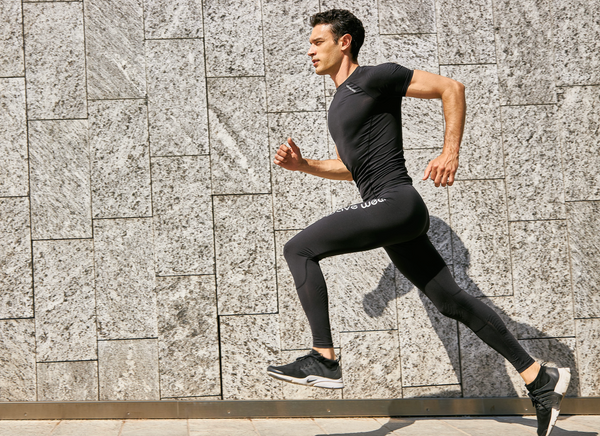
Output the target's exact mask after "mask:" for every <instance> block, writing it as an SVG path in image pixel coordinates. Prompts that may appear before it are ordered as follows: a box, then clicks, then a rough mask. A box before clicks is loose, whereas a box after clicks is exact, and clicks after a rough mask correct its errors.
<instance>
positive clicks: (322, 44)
mask: <svg viewBox="0 0 600 436" xmlns="http://www.w3.org/2000/svg"><path fill="white" fill-rule="evenodd" d="M341 39H342V38H340V39H338V42H337V43H336V42H334V36H333V33H332V32H331V25H329V24H317V25H316V26H315V27H313V30H312V33H311V34H310V39H309V42H310V49H309V50H308V53H307V54H308V55H309V56H310V58H311V59H312V62H313V67H315V73H317V74H319V75H323V74H331V73H332V72H335V71H336V70H337V69H338V68H339V66H340V64H341V62H342V59H343V52H342V48H341V47H342V41H341Z"/></svg>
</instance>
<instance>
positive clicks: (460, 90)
mask: <svg viewBox="0 0 600 436" xmlns="http://www.w3.org/2000/svg"><path fill="white" fill-rule="evenodd" d="M452 82H453V83H452V85H454V90H455V92H457V93H459V94H461V95H465V85H463V84H462V83H461V82H459V81H458V80H452Z"/></svg>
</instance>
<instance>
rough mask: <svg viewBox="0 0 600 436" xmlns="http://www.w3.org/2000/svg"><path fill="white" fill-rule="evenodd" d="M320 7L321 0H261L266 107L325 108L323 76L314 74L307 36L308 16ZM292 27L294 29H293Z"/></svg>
mask: <svg viewBox="0 0 600 436" xmlns="http://www.w3.org/2000/svg"><path fill="white" fill-rule="evenodd" d="M318 10H319V1H318V0H299V1H294V2H281V1H279V0H265V1H263V2H262V16H263V21H264V22H265V23H277V25H276V26H265V29H264V44H265V56H266V58H267V59H268V62H265V75H266V83H267V107H268V108H269V111H270V112H278V111H290V110H291V111H317V110H323V109H325V95H324V93H323V90H324V83H323V79H324V78H323V77H321V76H319V75H317V74H315V73H314V70H313V67H312V63H311V61H310V58H309V57H308V56H307V52H308V48H309V46H310V44H309V42H308V39H309V37H310V33H311V31H312V27H310V25H309V23H308V17H309V16H310V15H311V14H313V13H315V11H318ZM290 29H293V31H290Z"/></svg>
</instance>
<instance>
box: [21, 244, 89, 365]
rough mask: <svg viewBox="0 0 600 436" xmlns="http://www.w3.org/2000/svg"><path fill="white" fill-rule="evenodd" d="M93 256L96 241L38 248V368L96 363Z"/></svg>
mask: <svg viewBox="0 0 600 436" xmlns="http://www.w3.org/2000/svg"><path fill="white" fill-rule="evenodd" d="M93 250H94V246H93V241H92V240H91V239H87V240H81V239H80V240H63V241H35V242H34V243H33V275H34V284H35V327H36V355H37V361H38V362H49V361H59V360H60V361H64V360H90V359H96V358H97V352H96V348H97V345H96V294H95V288H94V251H93Z"/></svg>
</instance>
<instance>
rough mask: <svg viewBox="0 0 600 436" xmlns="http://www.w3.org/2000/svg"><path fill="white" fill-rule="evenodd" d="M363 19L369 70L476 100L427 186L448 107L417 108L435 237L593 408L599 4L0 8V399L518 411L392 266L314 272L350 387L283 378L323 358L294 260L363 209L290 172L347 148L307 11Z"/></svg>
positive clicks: (509, 385) (506, 388)
mask: <svg viewBox="0 0 600 436" xmlns="http://www.w3.org/2000/svg"><path fill="white" fill-rule="evenodd" d="M332 7H345V8H348V9H351V10H352V11H354V12H355V13H356V14H357V15H358V16H359V18H361V19H362V20H363V23H364V24H365V26H366V31H367V40H366V43H365V46H364V48H363V50H362V52H361V55H360V57H359V60H360V61H361V63H362V64H364V65H367V64H375V63H379V62H384V61H394V62H398V63H401V64H403V65H405V66H407V67H410V68H417V69H422V70H427V71H431V72H434V73H440V74H442V75H446V76H449V77H452V78H455V79H457V80H459V81H461V82H462V83H464V84H465V85H466V89H467V103H468V115H467V126H466V131H465V136H464V141H463V147H462V152H461V167H460V169H459V172H458V178H459V181H457V182H456V183H455V185H454V186H452V187H451V188H450V189H445V188H435V187H433V185H432V184H431V183H425V182H422V181H420V176H421V174H422V171H423V170H424V168H425V166H426V165H427V162H428V160H429V159H431V158H432V157H434V156H436V153H439V151H440V149H441V146H442V143H443V113H442V109H441V102H440V101H439V100H431V101H426V100H413V99H406V100H405V104H404V107H403V113H404V117H405V125H404V134H405V144H406V156H407V159H408V166H409V171H410V174H411V175H412V176H413V178H414V179H415V186H416V187H417V188H418V190H419V191H420V192H421V193H422V195H423V197H424V198H425V200H426V202H427V204H428V206H429V208H430V212H431V215H432V228H431V230H430V234H431V237H432V239H433V240H434V242H435V244H436V246H437V247H438V248H439V249H440V251H441V253H442V255H443V256H444V258H445V259H446V260H447V262H448V263H449V264H450V265H451V266H452V268H453V272H454V274H455V276H456V278H457V281H458V282H459V284H460V285H461V286H463V287H464V288H465V289H466V290H467V291H468V292H471V293H473V294H475V295H477V296H478V297H480V298H482V300H483V301H485V302H486V303H487V304H489V305H490V306H492V307H493V308H494V309H495V310H497V311H498V312H499V313H500V314H501V315H502V317H503V318H504V319H505V321H506V322H507V324H508V326H509V328H510V329H511V330H512V331H513V333H514V334H515V335H517V337H518V338H519V340H520V341H521V343H522V344H523V346H524V347H525V348H527V350H529V351H530V352H531V353H532V354H533V355H534V356H535V357H536V358H538V359H541V360H548V361H551V362H556V363H559V364H562V365H569V366H570V367H571V368H572V369H573V373H574V375H575V377H574V379H573V383H572V385H571V389H570V391H569V394H570V395H580V396H599V395H600V379H599V378H598V373H599V372H600V363H599V362H600V345H599V344H600V340H599V339H600V272H599V271H600V260H599V257H598V252H599V249H600V175H599V174H600V173H599V172H598V167H600V153H599V152H598V150H599V147H598V145H599V144H598V133H599V131H600V19H599V14H600V12H599V10H600V9H599V8H598V7H597V5H594V2H589V1H588V0H525V1H521V2H514V1H509V0H473V1H469V2H462V1H452V0H437V1H436V2H435V3H434V1H433V0H418V1H414V0H413V1H404V0H402V1H398V0H379V1H376V0H349V1H345V2H340V1H337V0H321V2H320V3H319V1H317V0H296V1H285V0H262V1H260V0H256V1H244V0H204V3H202V2H201V1H200V0H176V1H167V0H122V1H118V2H115V1H108V0H84V1H83V2H82V1H72V2H58V1H57V2H54V1H41V2H39V1H38V2H28V1H25V0H24V1H23V2H22V1H21V0H3V1H2V3H1V4H0V108H1V109H0V156H1V158H0V250H1V253H0V292H1V293H0V400H2V401H36V400H37V401H42V400H61V401H65V400H133V399H136V400H156V399H163V398H186V399H203V398H204V399H221V398H222V399H257V398H260V399H276V398H277V399H279V398H286V399H296V398H391V397H393V398H400V397H404V398H410V397H420V396H434V397H460V396H464V397H478V396H514V395H520V396H523V395H524V394H525V393H524V390H523V386H522V384H521V383H520V381H519V377H518V375H517V374H516V373H515V371H514V370H513V369H512V368H511V367H509V366H508V365H507V364H505V363H504V362H503V360H502V359H501V358H500V357H499V356H498V355H497V354H495V352H493V351H491V350H490V349H488V348H487V347H486V346H485V345H483V343H482V342H481V341H480V340H479V339H478V338H477V337H476V336H475V335H474V334H473V333H472V332H471V331H469V330H467V329H465V328H463V326H458V325H457V323H456V322H455V321H452V320H449V319H444V318H443V317H442V316H440V315H439V314H438V313H437V312H436V310H435V309H434V308H433V306H432V304H431V303H430V302H429V301H427V300H426V299H424V297H423V295H421V294H419V292H418V291H417V290H416V289H414V288H413V287H412V286H411V285H410V284H409V283H407V281H406V280H405V279H404V278H403V277H402V276H400V274H399V273H397V272H396V271H395V269H394V267H393V266H392V265H391V263H390V260H389V258H387V256H386V255H385V252H383V251H382V250H375V251H372V252H365V253H359V254H354V255H347V256H340V257H336V258H330V259H327V260H324V261H323V262H322V265H323V269H324V271H325V273H326V275H327V279H328V283H329V293H330V296H331V298H330V305H331V317H332V325H333V331H334V341H335V344H336V347H337V352H338V353H340V355H341V356H342V362H343V369H344V377H345V380H346V384H347V387H346V388H345V389H344V390H343V391H325V390H316V389H306V388H301V387H295V386H293V385H290V384H283V383H281V382H277V381H274V380H272V379H270V378H269V377H267V376H266V374H265V368H266V366H267V365H269V364H273V363H278V362H279V363H284V362H288V361H291V360H293V359H294V358H295V357H297V356H299V355H301V354H303V353H304V350H307V349H309V348H310V346H311V341H310V336H309V329H308V325H307V322H306V320H305V316H304V313H303V312H302V309H301V307H300V304H299V302H298V299H297V297H296V291H295V289H294V286H293V283H292V279H291V276H290V274H289V271H288V268H287V265H286V264H285V261H284V259H283V256H282V247H283V244H284V243H285V242H286V241H287V240H288V239H289V238H290V237H292V236H293V235H294V234H295V233H296V232H298V231H299V230H301V229H302V228H304V227H305V226H307V225H308V224H310V223H311V222H314V221H315V220H317V219H319V218H320V217H322V216H324V215H326V214H329V213H331V212H332V211H334V210H336V209H337V208H340V207H342V206H345V205H348V204H351V203H352V202H355V201H359V197H358V195H357V191H356V188H355V187H354V185H353V184H352V183H349V182H330V181H328V180H322V179H318V178H315V177H311V176H307V175H304V174H299V173H290V172H286V171H284V170H282V169H281V168H278V167H276V166H274V165H273V164H272V163H271V161H272V155H273V153H274V151H275V149H276V148H277V146H278V145H279V144H280V143H281V142H283V141H284V140H285V138H286V137H287V136H292V137H293V138H295V140H296V141H297V143H298V144H299V145H300V147H301V148H302V150H303V152H304V155H305V156H307V157H311V158H318V159H325V158H328V157H330V156H333V155H334V150H333V144H332V142H331V139H330V138H329V136H328V133H327V126H326V115H327V113H326V108H327V105H328V103H329V102H330V101H331V99H332V96H333V94H334V91H335V89H334V86H333V83H332V81H331V80H330V79H329V78H323V77H320V76H317V75H315V74H314V73H313V72H312V67H311V65H310V62H309V58H308V56H306V52H307V50H308V42H307V41H308V35H309V33H310V28H309V26H308V25H307V19H308V17H309V15H310V14H312V13H314V12H316V11H319V10H326V9H329V8H332Z"/></svg>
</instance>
